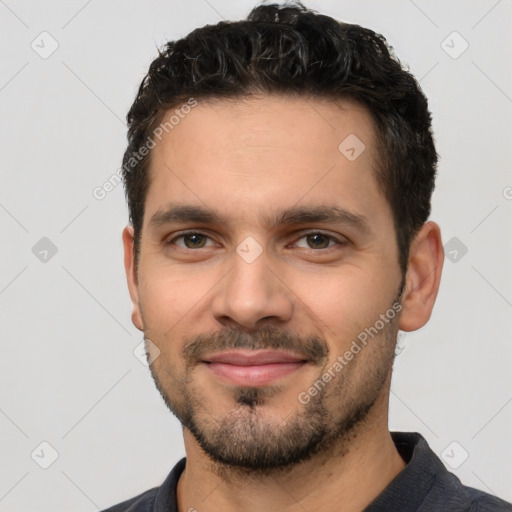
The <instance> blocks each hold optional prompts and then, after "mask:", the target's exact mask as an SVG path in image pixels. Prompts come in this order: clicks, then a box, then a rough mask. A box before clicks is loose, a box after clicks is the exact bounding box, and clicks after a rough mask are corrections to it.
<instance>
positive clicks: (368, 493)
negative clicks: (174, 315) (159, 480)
mask: <svg viewBox="0 0 512 512" xmlns="http://www.w3.org/2000/svg"><path fill="white" fill-rule="evenodd" d="M379 405H381V406H382V405H384V404H375V407H374V408H373V409H372V411H371V412H370V413H369V415H368V417H367V421H365V422H364V424H363V425H361V426H360V427H359V428H358V430H357V432H352V433H351V436H350V438H345V439H343V440H340V443H339V445H336V446H334V447H333V449H332V450H330V451H329V452H328V453H322V454H320V455H318V456H314V457H312V458H310V459H308V460H306V461H303V462H301V463H300V464H297V465H295V466H293V467H289V468H283V469H278V470H276V471H275V472H273V473H272V474H267V475H264V476H262V475H258V474H254V475H251V473H250V472H249V471H237V470H236V469H233V468H230V467H226V466H224V467H222V468H221V469H220V470H219V465H218V464H217V463H216V462H213V461H212V460H211V459H210V458H209V457H208V456H207V455H206V454H205V453H204V451H203V450H202V449H201V448H200V446H199V445H198V444H197V442H196V440H195V438H194V437H193V436H192V434H191V433H190V431H189V430H188V429H184V441H185V449H186V453H187V463H186V468H185V470H184V472H183V474H182V475H181V477H180V479H179V482H178V487H177V501H178V510H179V512H188V511H190V510H192V511H193V510H197V511H198V512H217V511H223V512H234V511H238V510H245V511H247V512H253V511H261V510H281V511H283V512H291V511H295V510H297V511H303V510H308V511H310V512H315V511H322V512H330V511H335V510H336V511H339V510H343V512H360V511H361V510H363V509H364V508H365V507H366V506H367V505H368V504H370V503H371V501H372V500H373V499H374V498H376V497H377V496H378V495H379V494H380V493H381V492H382V491H383V490H384V489H385V488H386V487H387V485H388V484H389V483H390V482H391V481H392V480H393V479H394V478H395V477H396V476H397V475H398V473H400V471H402V469H403V468H404V467H405V462H404V461H403V459H402V458H401V456H400V455H399V453H398V452H397V450H396V447H395V445H394V443H393V440H392V438H391V435H390V433H389V430H388V427H387V407H385V411H384V412H385V414H382V412H383V411H382V408H381V407H379ZM386 405H387V404H386ZM379 409H381V410H380V412H379Z"/></svg>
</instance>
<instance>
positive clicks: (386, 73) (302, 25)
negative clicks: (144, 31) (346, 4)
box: [122, 2, 438, 273]
mask: <svg viewBox="0 0 512 512" xmlns="http://www.w3.org/2000/svg"><path fill="white" fill-rule="evenodd" d="M261 94H285V95H290V96H294V97H296V96H299V97H301V96H302V97H307V98H313V99H315V98H318V99H327V100H333V101H336V100H340V99H341V100H342V99H351V100H355V101H357V102H359V104H361V105H363V106H364V107H366V108H367V109H368V111H369V112H370V114H371V116H372V118H373V120H374V123H375V129H376V133H377V140H378V148H377V149H378V154H379V160H380V161H379V165H378V169H377V170H376V178H377V181H378V183H379V186H380V188H381V190H382V192H383V194H384V196H385V198H386V200H387V201H388V202H389V204H390V206H391V209H392V212H393V222H394V227H395V233H396V243H397V246H398V254H399V265H400V268H401V270H402V272H403V273H405V271H406V269H407V262H408V255H409V247H410V244H411V241H412V239H413V237H414V235H415V234H416V233H417V231H418V230H419V228H420V227H421V226H422V225H423V224H424V223H425V222H426V220H427V219H428V217H429V215H430V211H431V204H430V201H431V196H432V192H433V190H434V184H435V175H436V165H437V159H438V155H437V153H436V150H435V146H434V140H433V135H432V128H431V114H430V112H429V110H428V104H427V99H426V97H425V95H424V94H423V92H422V91H421V89H420V87H419V84H418V83H417V81H416V80H415V78H414V77H413V76H412V75H411V74H410V73H409V72H408V71H406V70H405V69H404V68H403V66H402V65H401V63H400V61H399V60H398V59H397V58H396V57H395V55H394V54H393V50H392V48H391V47H390V46H389V45H388V44H387V42H386V39H385V38H384V37H383V36H382V35H380V34H377V33H375V32H374V31H372V30H370V29H367V28H364V27H361V26H359V25H355V24H348V23H343V22H339V21H337V20H335V19H333V18H331V17H329V16H325V15H322V14H318V13H317V12H316V11H314V10H311V9H307V8H306V7H304V6H303V5H302V4H301V3H300V2H293V3H287V4H283V5H278V4H271V5H268V4H267V5H258V6H256V7H255V8H254V9H253V10H252V11H251V13H250V14H249V16H248V17H247V19H246V20H241V21H222V22H220V23H217V24H216V25H206V26H204V27H202V28H198V29H195V30H193V31H192V32H191V33H190V34H188V35H187V36H186V37H184V38H182V39H179V40H177V41H170V42H168V43H167V44H166V45H164V47H163V48H162V49H161V50H160V51H159V55H158V57H157V58H156V59H155V60H154V61H153V62H152V63H151V65H150V67H149V71H148V73H147V75H146V76H145V78H144V79H143V81H142V83H141V85H140V88H139V90H138V93H137V97H136V99H135V101H134V103H133V105H132V106H131V108H130V111H129V112H128V115H127V121H128V147H127V149H126V152H125V154H124V158H123V165H122V177H123V182H124V185H125V193H126V198H127V202H128V208H129V214H130V222H131V224H132V225H133V228H134V239H135V242H134V246H135V261H136V264H137V261H138V257H139V251H140V236H141V230H142V225H143V218H144V204H145V199H146V195H147V190H148V187H149V177H148V170H149V165H150V156H151V152H150V151H149V150H148V147H149V148H151V147H152V146H150V145H148V141H149V142H151V141H152V139H151V136H152V134H154V133H155V129H156V128H157V127H158V126H159V124H160V123H161V122H162V120H163V117H164V115H165V114H166V113H167V112H169V110H170V109H172V108H175V107H177V106H179V105H183V104H185V105H187V104H191V101H194V102H197V101H198V100H208V99H213V98H216V99H235V100H236V99H242V98H244V97H249V96H251V95H261ZM182 108H184V107H182ZM188 108H190V107H188ZM180 112H181V111H176V113H177V114H179V113H180ZM180 117H182V116H180ZM144 147H145V148H146V150H145V151H142V150H141V148H142V149H144ZM134 156H136V157H137V158H134Z"/></svg>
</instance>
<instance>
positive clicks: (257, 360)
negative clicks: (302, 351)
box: [203, 350, 308, 386]
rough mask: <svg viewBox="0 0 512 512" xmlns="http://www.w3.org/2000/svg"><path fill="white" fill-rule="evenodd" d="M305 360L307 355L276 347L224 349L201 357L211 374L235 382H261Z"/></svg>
mask: <svg viewBox="0 0 512 512" xmlns="http://www.w3.org/2000/svg"><path fill="white" fill-rule="evenodd" d="M307 363H308V361H307V359H305V358H304V357H302V356H300V355H296V354H292V353H290V352H284V351H276V350H263V351H261V350H258V351H256V350H236V351H235V350H233V351H226V352H220V353H216V354H213V355H211V356H209V357H206V358H205V360H204V361H203V364H205V365H206V366H207V368H208V370H209V371H210V372H211V373H212V374H213V375H214V376H215V377H217V378H219V379H221V380H223V381H224V382H227V383H230V384H235V385H238V386H265V385H267V384H270V383H271V382H273V381H275V380H277V379H280V378H282V377H285V376H286V375H289V374H291V373H293V372H295V371H297V370H299V369H300V368H303V367H304V366H305V365H306V364H307Z"/></svg>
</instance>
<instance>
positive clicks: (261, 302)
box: [212, 252, 295, 330]
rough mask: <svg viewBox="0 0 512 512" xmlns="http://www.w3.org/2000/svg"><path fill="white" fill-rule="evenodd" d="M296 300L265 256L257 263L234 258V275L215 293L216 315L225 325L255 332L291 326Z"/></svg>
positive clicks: (225, 280) (222, 282) (231, 274)
mask: <svg viewBox="0 0 512 512" xmlns="http://www.w3.org/2000/svg"><path fill="white" fill-rule="evenodd" d="M294 302H295V301H294V297H293V293H292V291H291V290H290V289H289V288H288V287H287V286H286V284H285V282H284V280H283V279H282V276H280V275H279V272H278V271H277V269H272V268H271V262H270V261H269V258H267V256H266V254H265V252H263V253H262V254H261V255H260V256H259V257H258V258H257V259H256V260H255V261H252V262H248V261H245V260H244V259H243V258H242V257H240V255H239V254H238V253H235V254H234V255H233V263H232V268H231V271H230V272H228V273H227V275H226V276H225V277H224V279H223V280H222V281H221V283H219V286H218V287H216V289H215V296H214V298H213V301H212V312H213V315H214V317H215V319H216V320H217V321H218V322H219V323H221V324H223V325H231V326H238V327H244V328H245V329H248V330H253V329H257V328H259V327H261V326H262V325H263V324H265V323H274V324H276V325H279V324H282V323H285V322H288V321H289V320H290V319H291V317H292V313H293V306H294Z"/></svg>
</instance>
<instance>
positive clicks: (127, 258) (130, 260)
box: [123, 226, 144, 331]
mask: <svg viewBox="0 0 512 512" xmlns="http://www.w3.org/2000/svg"><path fill="white" fill-rule="evenodd" d="M123 247H124V268H125V271H126V280H127V281H128V290H129V291H130V298H131V299H132V305H133V309H132V322H133V325H135V327H137V329H139V331H142V330H143V329H144V325H143V322H142V314H141V311H140V305H139V282H138V278H137V271H136V269H135V252H134V239H133V226H126V227H125V228H124V229H123Z"/></svg>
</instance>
